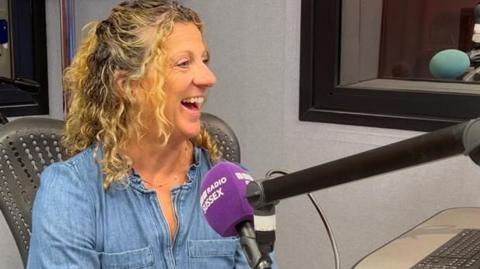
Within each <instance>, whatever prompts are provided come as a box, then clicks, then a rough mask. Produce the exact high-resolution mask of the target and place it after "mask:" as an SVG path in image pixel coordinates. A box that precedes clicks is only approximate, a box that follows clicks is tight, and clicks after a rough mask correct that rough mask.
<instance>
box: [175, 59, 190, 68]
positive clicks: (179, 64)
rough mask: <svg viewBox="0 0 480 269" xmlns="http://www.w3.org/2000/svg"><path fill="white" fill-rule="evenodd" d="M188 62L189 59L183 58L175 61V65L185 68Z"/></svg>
mask: <svg viewBox="0 0 480 269" xmlns="http://www.w3.org/2000/svg"><path fill="white" fill-rule="evenodd" d="M189 64H190V61H189V60H183V61H180V62H178V63H177V66H178V67H182V68H185V67H187V66H188V65H189Z"/></svg>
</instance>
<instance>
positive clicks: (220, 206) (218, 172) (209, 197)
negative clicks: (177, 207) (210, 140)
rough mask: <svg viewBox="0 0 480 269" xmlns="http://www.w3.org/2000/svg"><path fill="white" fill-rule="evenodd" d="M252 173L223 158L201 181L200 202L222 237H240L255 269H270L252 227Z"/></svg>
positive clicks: (248, 258) (210, 221)
mask: <svg viewBox="0 0 480 269" xmlns="http://www.w3.org/2000/svg"><path fill="white" fill-rule="evenodd" d="M252 181H253V178H252V176H250V175H249V174H248V172H247V171H246V170H245V169H243V168H241V167H240V166H238V165H236V164H234V163H231V162H226V161H222V162H219V163H217V164H216V165H215V166H214V167H212V168H211V169H210V170H209V171H208V172H207V174H206V175H205V178H204V180H203V182H202V186H201V196H200V205H201V207H202V212H203V214H204V215H205V217H206V219H207V222H208V224H210V226H211V227H212V228H213V229H214V230H215V231H216V232H217V233H218V234H220V235H221V236H223V237H228V236H236V235H239V236H240V244H241V245H242V249H243V251H244V253H245V256H246V257H247V260H248V263H249V265H250V266H251V267H252V268H259V269H260V268H265V269H266V268H271V263H272V262H271V259H270V257H269V256H268V253H264V252H262V251H261V250H260V248H259V246H258V244H257V241H256V233H255V231H254V229H253V225H252V223H253V213H254V211H253V208H252V206H251V205H250V203H249V202H248V200H247V199H246V195H245V194H246V190H247V185H248V184H249V183H250V182H252Z"/></svg>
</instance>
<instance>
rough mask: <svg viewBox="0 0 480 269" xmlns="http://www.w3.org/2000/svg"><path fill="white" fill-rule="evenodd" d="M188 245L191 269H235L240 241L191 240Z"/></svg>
mask: <svg viewBox="0 0 480 269" xmlns="http://www.w3.org/2000/svg"><path fill="white" fill-rule="evenodd" d="M187 244H188V261H189V265H190V266H189V267H190V269H197V268H209V269H217V268H222V269H224V268H234V265H235V252H236V251H237V248H238V247H239V241H238V239H236V238H231V239H230V238H229V239H216V240H189V241H188V243H187Z"/></svg>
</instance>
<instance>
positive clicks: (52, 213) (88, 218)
mask: <svg viewBox="0 0 480 269" xmlns="http://www.w3.org/2000/svg"><path fill="white" fill-rule="evenodd" d="M40 183H41V184H40V188H39V190H38V192H37V195H36V197H35V202H34V205H33V215H32V237H31V240H30V251H29V257H28V264H27V268H29V269H47V268H48V269H56V268H71V269H76V268H79V269H80V268H89V269H90V268H92V269H94V268H100V264H99V256H98V253H97V251H96V250H95V247H96V227H95V203H94V201H93V199H92V197H93V195H92V191H93V190H90V189H91V188H90V189H89V188H88V186H87V184H86V182H84V179H82V178H80V177H79V176H78V174H77V173H76V171H75V169H74V167H73V166H71V165H69V164H68V163H59V164H53V165H51V166H49V167H48V168H46V169H45V171H44V172H43V173H42V176H41V181H40Z"/></svg>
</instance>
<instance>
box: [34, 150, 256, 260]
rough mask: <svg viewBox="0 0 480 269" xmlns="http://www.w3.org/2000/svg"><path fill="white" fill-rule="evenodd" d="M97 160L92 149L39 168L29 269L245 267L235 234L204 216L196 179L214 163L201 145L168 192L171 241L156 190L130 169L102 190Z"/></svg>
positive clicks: (199, 180) (199, 182) (201, 176)
mask: <svg viewBox="0 0 480 269" xmlns="http://www.w3.org/2000/svg"><path fill="white" fill-rule="evenodd" d="M99 155H100V154H99ZM96 158H97V159H98V156H97V157H96ZM96 158H95V157H94V149H93V147H90V148H88V149H86V150H85V151H83V152H82V153H80V154H77V155H76V156H74V157H72V158H70V159H69V160H67V161H65V162H62V163H55V164H52V165H51V166H49V167H47V168H46V169H45V171H44V172H43V173H42V176H41V185H40V189H39V191H38V193H37V196H36V198H35V202H34V206H33V215H32V237H31V241H30V251H29V258H28V265H27V268H29V269H37V268H42V269H44V268H48V269H56V268H62V269H65V268H82V269H87V268H105V269H110V268H111V269H113V268H115V269H127V268H128V269H140V268H152V269H153V268H156V269H160V268H171V269H173V268H180V269H193V268H209V269H220V268H222V269H224V268H237V269H247V268H250V267H249V266H248V264H247V261H246V259H245V256H244V255H243V253H242V250H241V247H240V244H239V240H238V238H236V237H231V238H222V237H221V236H220V235H218V234H217V233H216V232H215V231H214V230H213V229H212V228H211V227H210V226H209V225H208V223H207V221H206V219H205V217H204V216H203V214H202V211H201V208H200V202H199V199H200V198H199V195H200V185H201V180H202V178H203V176H204V174H205V173H206V172H207V171H208V170H209V169H210V168H211V166H212V163H211V162H210V160H209V158H208V153H207V152H206V151H205V150H203V149H201V148H195V164H193V165H192V166H191V168H190V171H189V173H188V180H187V182H186V183H185V184H184V185H182V186H180V187H178V188H176V189H174V190H173V191H172V197H173V202H174V207H175V211H176V214H177V220H178V230H177V233H176V235H175V238H174V240H171V237H170V232H169V228H168V224H167V222H166V219H165V218H164V216H163V214H162V212H161V209H160V205H159V202H158V198H157V196H156V193H155V192H154V191H153V190H149V189H146V188H145V187H144V185H143V183H142V181H141V179H140V177H139V176H138V175H135V174H132V175H131V176H130V177H129V179H128V183H127V184H118V183H116V184H113V185H112V186H111V187H110V189H109V190H108V191H105V190H104V188H103V186H102V182H103V176H102V173H101V167H100V165H99V163H98V161H97V160H96Z"/></svg>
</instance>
